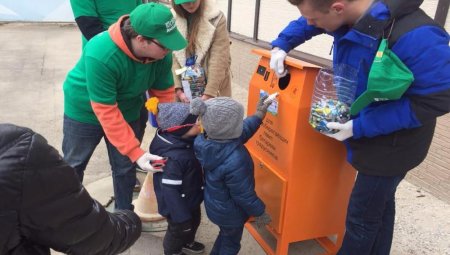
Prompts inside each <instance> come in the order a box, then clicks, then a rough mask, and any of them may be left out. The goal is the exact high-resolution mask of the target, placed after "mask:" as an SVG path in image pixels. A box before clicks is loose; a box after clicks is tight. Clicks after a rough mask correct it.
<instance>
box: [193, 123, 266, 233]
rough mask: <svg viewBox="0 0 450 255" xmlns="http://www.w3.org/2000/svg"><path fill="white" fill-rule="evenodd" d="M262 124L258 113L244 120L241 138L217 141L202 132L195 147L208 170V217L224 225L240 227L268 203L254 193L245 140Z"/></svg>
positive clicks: (258, 213)
mask: <svg viewBox="0 0 450 255" xmlns="http://www.w3.org/2000/svg"><path fill="white" fill-rule="evenodd" d="M260 125H261V119H260V118H258V117H256V116H251V117H248V118H246V119H245V120H244V128H243V132H242V135H241V137H239V138H237V139H233V140H225V141H217V140H211V139H208V138H206V137H205V136H204V135H199V136H197V138H196V139H195V142H194V149H195V154H196V156H197V158H198V159H199V161H200V163H201V165H202V166H203V170H204V172H205V180H206V188H205V208H206V213H207V215H208V218H209V219H210V220H211V221H212V222H213V223H215V224H217V225H219V226H222V227H241V226H243V225H244V223H245V222H246V221H247V220H248V218H249V216H260V215H262V214H263V213H264V210H265V205H264V203H263V202H262V201H261V200H260V199H259V198H258V196H257V195H256V192H255V179H254V176H253V161H252V158H251V157H250V154H249V152H248V151H247V148H245V146H244V143H246V142H247V140H248V139H250V138H251V137H252V136H253V134H254V133H255V132H256V130H258V128H259V126H260Z"/></svg>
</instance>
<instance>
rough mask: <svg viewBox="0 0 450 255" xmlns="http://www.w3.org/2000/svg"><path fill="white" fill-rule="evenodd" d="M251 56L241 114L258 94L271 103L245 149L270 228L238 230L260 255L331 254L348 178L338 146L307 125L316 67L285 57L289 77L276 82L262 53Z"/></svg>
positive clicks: (341, 227) (350, 172)
mask: <svg viewBox="0 0 450 255" xmlns="http://www.w3.org/2000/svg"><path fill="white" fill-rule="evenodd" d="M253 53H256V54H258V55H260V56H261V58H260V61H259V63H258V66H257V68H256V70H255V73H254V74H253V76H252V79H251V81H250V87H249V93H248V94H249V96H248V114H249V115H250V114H253V113H254V112H255V111H256V105H257V101H258V100H259V97H260V94H262V93H268V94H272V93H275V92H278V93H279V96H278V98H277V100H276V101H277V102H276V103H274V104H272V105H271V107H270V108H269V112H268V113H267V116H266V118H265V119H264V122H263V124H262V126H261V128H260V129H259V130H258V132H257V133H256V134H255V135H254V136H253V138H252V139H250V140H249V141H248V142H247V145H246V146H247V148H248V150H249V151H250V154H251V155H252V158H253V162H254V165H255V179H256V192H257V193H258V196H259V197H260V198H261V199H262V200H263V201H264V203H265V204H266V210H267V212H268V213H269V214H270V215H271V217H272V222H271V223H270V224H269V225H268V226H267V227H266V228H263V229H260V228H257V227H256V226H255V225H254V224H251V223H247V224H246V228H247V230H248V231H249V232H250V233H251V234H252V235H253V237H254V238H255V239H256V240H257V241H258V243H259V244H260V245H261V246H262V248H263V249H264V250H265V251H266V252H267V253H268V254H279V255H284V254H288V251H289V245H290V244H293V243H296V242H300V241H306V240H316V241H317V242H318V243H319V244H320V246H321V247H322V248H323V249H324V250H325V251H326V254H335V253H336V252H337V250H338V249H339V247H340V246H341V244H342V239H343V235H344V232H345V216H346V212H347V205H348V200H349V196H350V192H351V189H352V187H353V183H354V180H355V173H356V172H355V170H354V169H353V168H352V167H351V166H350V165H349V164H348V163H347V162H346V158H345V157H346V152H345V147H344V145H343V144H342V143H341V142H338V141H336V140H334V139H332V138H329V137H327V136H325V135H323V134H320V133H319V132H317V131H315V130H314V129H313V128H312V127H311V126H310V125H309V123H308V118H309V113H310V107H311V95H312V92H313V87H314V80H315V77H316V75H317V73H318V71H319V67H317V66H314V65H312V64H309V63H306V62H302V61H300V60H296V59H293V58H289V57H288V58H287V59H286V67H287V69H288V71H289V74H288V75H287V76H286V77H285V78H281V79H278V78H277V76H276V75H274V73H273V71H272V70H270V68H269V60H270V52H268V51H266V50H253ZM320 250H322V249H320Z"/></svg>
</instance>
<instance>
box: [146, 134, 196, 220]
mask: <svg viewBox="0 0 450 255" xmlns="http://www.w3.org/2000/svg"><path fill="white" fill-rule="evenodd" d="M193 143H194V138H192V139H190V140H185V139H181V138H180V137H179V136H176V135H172V134H170V133H161V131H160V130H158V132H156V134H155V137H154V138H153V141H152V143H151V145H150V151H151V152H152V153H154V154H156V155H160V156H164V157H168V158H169V159H168V160H167V163H166V165H165V166H164V169H163V170H164V171H163V172H162V173H155V174H154V175H153V184H154V187H155V194H156V199H157V201H158V211H159V213H160V214H161V215H163V216H165V217H168V218H170V219H171V221H172V222H173V223H183V222H186V221H188V220H191V217H192V211H194V210H196V209H198V208H199V207H200V204H201V203H202V202H203V172H202V167H201V165H200V163H199V162H198V160H197V158H196V157H195V154H194V149H193Z"/></svg>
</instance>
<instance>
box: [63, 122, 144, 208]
mask: <svg viewBox="0 0 450 255" xmlns="http://www.w3.org/2000/svg"><path fill="white" fill-rule="evenodd" d="M128 124H129V125H130V127H131V128H132V129H133V131H134V133H135V134H139V133H140V125H139V120H137V121H133V122H130V123H128ZM63 135H64V137H63V144H62V150H63V154H64V160H65V161H66V162H67V163H68V164H69V165H70V166H71V167H73V168H75V171H76V173H77V175H78V178H79V179H80V182H83V176H84V170H85V169H86V166H87V164H88V162H89V159H90V158H91V156H92V153H93V152H94V150H95V148H96V147H97V145H98V144H99V143H100V140H101V139H102V138H104V139H105V143H106V148H107V150H108V157H109V163H110V164H111V169H112V178H113V186H114V197H115V208H116V209H128V210H133V205H132V204H131V202H132V199H133V188H134V185H135V183H136V167H135V164H134V163H132V162H131V161H130V159H129V158H128V157H127V156H124V155H122V154H120V152H119V151H118V150H117V149H116V147H114V145H112V144H111V143H110V142H109V141H108V139H107V138H106V136H105V133H104V132H103V128H102V126H100V125H94V124H87V123H82V122H78V121H76V120H73V119H70V118H69V117H67V116H66V115H64V123H63Z"/></svg>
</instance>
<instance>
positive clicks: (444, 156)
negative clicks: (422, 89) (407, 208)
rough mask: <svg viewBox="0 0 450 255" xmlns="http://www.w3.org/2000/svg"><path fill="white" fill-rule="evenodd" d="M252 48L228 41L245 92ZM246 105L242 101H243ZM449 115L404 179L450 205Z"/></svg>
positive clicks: (236, 78)
mask: <svg viewBox="0 0 450 255" xmlns="http://www.w3.org/2000/svg"><path fill="white" fill-rule="evenodd" d="M254 48H256V46H254V45H252V44H250V43H248V42H245V41H241V40H236V39H232V45H231V57H232V61H231V70H232V74H233V82H234V83H235V84H237V85H239V86H240V87H241V88H242V89H247V88H248V85H249V82H250V78H251V76H252V74H253V72H254V71H255V70H256V65H257V63H258V61H259V56H257V55H254V54H252V53H251V50H252V49H254ZM243 103H246V102H243ZM449 155H450V114H447V115H445V116H442V117H440V118H439V119H438V124H437V127H436V132H435V135H434V139H433V144H432V145H431V148H430V151H429V153H428V156H427V158H426V159H425V161H424V162H423V163H422V164H421V165H419V166H418V167H417V168H416V169H413V170H412V171H410V172H409V173H408V175H407V177H406V179H407V180H408V181H409V182H411V183H413V184H415V185H417V186H418V187H419V188H421V189H423V190H426V191H428V192H430V193H431V194H433V195H434V196H436V197H438V198H440V199H441V200H443V201H445V202H447V203H450V157H449Z"/></svg>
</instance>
